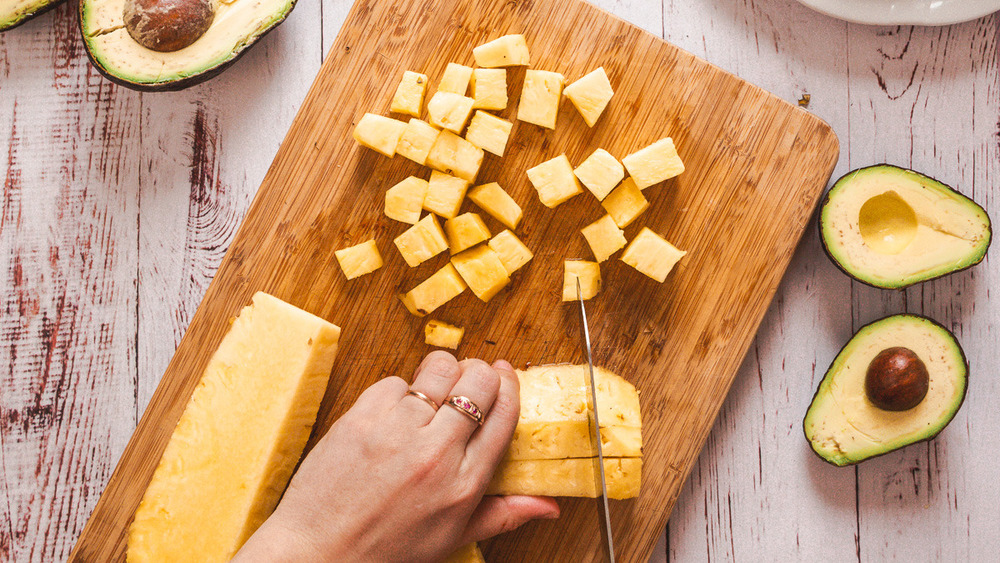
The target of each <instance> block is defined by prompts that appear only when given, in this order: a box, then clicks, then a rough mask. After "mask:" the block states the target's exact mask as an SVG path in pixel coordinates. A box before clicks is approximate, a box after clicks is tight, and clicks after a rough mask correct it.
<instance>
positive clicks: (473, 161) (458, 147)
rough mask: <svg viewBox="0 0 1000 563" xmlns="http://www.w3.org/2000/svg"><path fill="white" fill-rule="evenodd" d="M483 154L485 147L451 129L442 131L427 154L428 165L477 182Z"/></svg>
mask: <svg viewBox="0 0 1000 563" xmlns="http://www.w3.org/2000/svg"><path fill="white" fill-rule="evenodd" d="M483 155H484V153H483V149H481V148H479V147H477V146H476V145H473V144H472V143H470V142H469V141H466V140H465V139H463V138H461V137H459V136H458V135H456V134H454V133H452V132H451V131H442V132H441V134H440V135H438V137H437V139H435V141H434V146H432V147H431V152H430V153H428V154H427V166H430V167H431V168H433V169H435V170H437V171H439V172H446V173H448V174H454V175H455V176H458V177H459V178H463V179H465V180H467V181H469V182H475V181H476V174H479V167H480V166H482V164H483Z"/></svg>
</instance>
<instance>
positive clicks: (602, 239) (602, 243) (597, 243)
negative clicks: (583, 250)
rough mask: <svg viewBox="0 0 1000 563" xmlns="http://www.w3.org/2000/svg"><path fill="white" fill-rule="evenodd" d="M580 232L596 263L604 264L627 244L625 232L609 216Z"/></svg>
mask: <svg viewBox="0 0 1000 563" xmlns="http://www.w3.org/2000/svg"><path fill="white" fill-rule="evenodd" d="M581 232H582V233H583V237H584V238H585V239H587V244H589V245H590V250H592V251H593V252H594V258H596V259H597V261H598V262H604V261H605V260H607V259H608V258H610V257H611V255H612V254H614V253H615V252H618V251H619V250H621V249H623V248H625V243H627V242H628V241H626V240H625V231H623V230H621V229H619V228H618V225H617V224H616V223H615V220H614V219H612V218H611V215H605V216H604V217H601V218H600V219H598V220H597V221H594V222H593V223H591V224H589V225H587V226H586V227H584V228H583V230H582V231H581Z"/></svg>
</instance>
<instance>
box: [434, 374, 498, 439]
mask: <svg viewBox="0 0 1000 563" xmlns="http://www.w3.org/2000/svg"><path fill="white" fill-rule="evenodd" d="M458 365H459V367H460V368H461V370H462V376H461V377H460V378H459V379H458V381H457V382H456V383H455V386H454V387H452V389H451V391H450V392H449V393H448V398H447V399H445V401H444V403H443V404H442V408H441V409H440V410H438V413H437V415H436V416H435V417H434V421H433V422H431V425H430V426H431V428H434V429H435V430H436V431H438V432H440V433H441V434H442V435H443V436H448V437H454V438H456V439H458V440H461V441H462V442H467V441H468V440H469V437H470V436H471V435H472V433H473V432H475V431H476V429H478V428H479V427H480V426H482V424H483V422H484V421H485V420H486V414H487V413H489V411H490V408H491V407H492V406H493V401H495V400H496V398H497V393H498V392H499V391H500V375H499V374H498V373H497V371H496V370H495V369H493V368H492V367H491V366H490V365H489V364H487V363H486V362H484V361H482V360H475V359H466V360H462V361H461V362H458Z"/></svg>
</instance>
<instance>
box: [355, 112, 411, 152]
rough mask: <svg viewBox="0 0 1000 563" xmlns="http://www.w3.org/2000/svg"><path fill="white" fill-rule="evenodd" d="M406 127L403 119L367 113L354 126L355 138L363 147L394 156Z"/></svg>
mask: <svg viewBox="0 0 1000 563" xmlns="http://www.w3.org/2000/svg"><path fill="white" fill-rule="evenodd" d="M405 129H406V124H405V123H403V122H402V121H399V120H396V119H393V118H391V117H385V116H382V115H375V114H374V113H366V114H364V115H363V116H361V119H359V120H358V124H357V125H355V126H354V140H355V141H357V142H358V144H360V145H361V146H363V147H368V148H370V149H372V150H373V151H376V152H378V153H381V154H384V155H385V156H388V157H392V156H393V155H395V154H396V146H397V145H398V144H399V139H400V137H402V136H403V131H404V130H405Z"/></svg>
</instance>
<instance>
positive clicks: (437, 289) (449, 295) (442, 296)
mask: <svg viewBox="0 0 1000 563" xmlns="http://www.w3.org/2000/svg"><path fill="white" fill-rule="evenodd" d="M466 287H467V286H466V285H465V281H464V280H462V276H460V275H458V270H456V269H455V266H454V265H453V264H452V263H451V262H448V263H447V264H445V265H444V267H443V268H441V269H440V270H438V271H436V272H434V274H432V275H431V277H429V278H427V279H426V280H424V281H423V282H422V283H421V284H420V285H418V286H417V287H415V288H413V289H411V290H410V291H409V292H408V293H405V294H402V295H399V300H400V301H402V302H403V305H405V306H406V309H407V310H408V311H410V312H411V313H413V314H414V315H416V316H418V317H423V316H424V315H429V314H431V313H433V312H434V311H435V310H436V309H437V308H438V307H440V306H441V305H444V304H445V303H447V302H449V301H451V300H452V299H454V298H456V297H458V296H459V295H461V294H462V292H463V291H465V288H466Z"/></svg>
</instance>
